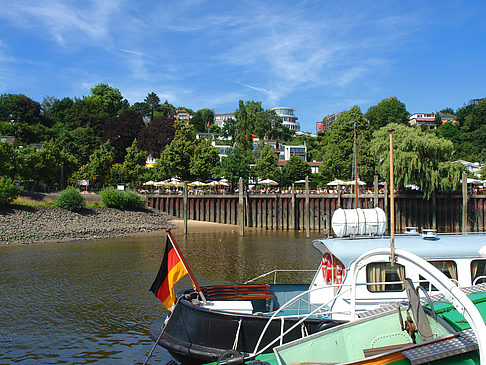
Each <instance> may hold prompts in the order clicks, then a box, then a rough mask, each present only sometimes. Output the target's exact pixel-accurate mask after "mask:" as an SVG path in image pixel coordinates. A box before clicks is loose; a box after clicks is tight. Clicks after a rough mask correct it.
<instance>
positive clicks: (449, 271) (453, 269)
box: [419, 260, 457, 291]
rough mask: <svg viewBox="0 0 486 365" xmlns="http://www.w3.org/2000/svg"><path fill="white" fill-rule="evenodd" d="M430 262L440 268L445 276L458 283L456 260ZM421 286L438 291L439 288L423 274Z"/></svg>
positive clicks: (420, 276) (420, 277)
mask: <svg viewBox="0 0 486 365" xmlns="http://www.w3.org/2000/svg"><path fill="white" fill-rule="evenodd" d="M429 263H430V264H432V265H433V266H435V267H436V268H437V269H439V270H440V271H441V272H442V273H443V274H444V275H445V276H447V277H448V278H449V279H451V280H452V282H453V283H454V284H456V285H457V265H456V263H455V262H454V261H450V260H449V261H429ZM419 280H420V286H421V287H423V288H424V289H426V290H428V291H431V290H432V291H437V288H436V287H435V286H433V285H431V284H430V283H429V282H428V281H427V280H425V278H424V277H423V276H422V275H419Z"/></svg>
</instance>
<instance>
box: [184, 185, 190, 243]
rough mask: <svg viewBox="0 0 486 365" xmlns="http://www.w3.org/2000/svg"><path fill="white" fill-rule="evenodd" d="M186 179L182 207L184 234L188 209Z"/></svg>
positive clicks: (185, 232)
mask: <svg viewBox="0 0 486 365" xmlns="http://www.w3.org/2000/svg"><path fill="white" fill-rule="evenodd" d="M187 202H188V200H187V181H184V208H183V213H184V234H187V219H188V215H189V212H188V209H187Z"/></svg>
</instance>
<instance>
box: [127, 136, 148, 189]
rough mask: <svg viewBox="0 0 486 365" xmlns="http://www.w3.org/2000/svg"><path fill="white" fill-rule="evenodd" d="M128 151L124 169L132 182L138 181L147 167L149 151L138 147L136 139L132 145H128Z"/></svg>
mask: <svg viewBox="0 0 486 365" xmlns="http://www.w3.org/2000/svg"><path fill="white" fill-rule="evenodd" d="M126 152H127V153H126V155H125V161H124V162H123V171H124V172H125V175H126V177H127V178H128V180H129V181H130V182H131V183H135V182H138V181H140V178H141V176H142V174H143V173H144V172H145V169H146V168H145V162H146V159H147V152H145V151H142V150H141V149H140V148H138V144H137V140H136V139H134V140H133V143H132V145H131V146H129V147H127V149H126Z"/></svg>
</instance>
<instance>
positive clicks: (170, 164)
mask: <svg viewBox="0 0 486 365" xmlns="http://www.w3.org/2000/svg"><path fill="white" fill-rule="evenodd" d="M195 148H196V134H195V132H194V127H193V126H192V125H190V124H186V123H185V122H184V121H180V120H176V121H175V137H174V139H173V140H172V142H170V144H169V145H168V146H166V147H165V149H164V151H163V152H162V153H161V154H160V159H159V161H158V162H157V164H156V165H155V168H154V169H155V174H156V176H157V178H158V179H165V178H169V177H173V176H178V177H179V178H181V179H183V180H190V179H191V172H190V162H191V158H192V156H193V155H194V150H195Z"/></svg>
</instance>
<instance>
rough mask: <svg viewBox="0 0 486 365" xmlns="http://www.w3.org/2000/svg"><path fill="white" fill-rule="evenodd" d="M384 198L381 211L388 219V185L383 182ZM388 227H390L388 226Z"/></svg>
mask: <svg viewBox="0 0 486 365" xmlns="http://www.w3.org/2000/svg"><path fill="white" fill-rule="evenodd" d="M384 188H385V196H384V198H383V208H384V209H383V210H384V211H385V215H386V216H387V217H388V218H390V214H389V212H388V184H387V183H386V181H385V186H384ZM388 227H390V225H389V224H388Z"/></svg>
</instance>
